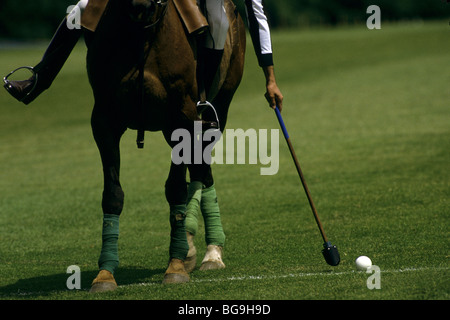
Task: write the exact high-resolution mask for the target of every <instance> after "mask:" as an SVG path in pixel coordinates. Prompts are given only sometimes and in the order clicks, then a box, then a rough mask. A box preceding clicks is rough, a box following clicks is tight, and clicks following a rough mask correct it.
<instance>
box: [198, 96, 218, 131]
mask: <svg viewBox="0 0 450 320" xmlns="http://www.w3.org/2000/svg"><path fill="white" fill-rule="evenodd" d="M207 108H211V109H212V110H213V111H214V114H215V116H216V121H217V129H213V130H214V131H220V121H219V116H218V115H217V111H216V108H214V106H213V105H212V104H211V103H210V102H209V101H199V102H197V113H198V115H201V114H202V113H203V112H204V111H205V110H206V109H207Z"/></svg>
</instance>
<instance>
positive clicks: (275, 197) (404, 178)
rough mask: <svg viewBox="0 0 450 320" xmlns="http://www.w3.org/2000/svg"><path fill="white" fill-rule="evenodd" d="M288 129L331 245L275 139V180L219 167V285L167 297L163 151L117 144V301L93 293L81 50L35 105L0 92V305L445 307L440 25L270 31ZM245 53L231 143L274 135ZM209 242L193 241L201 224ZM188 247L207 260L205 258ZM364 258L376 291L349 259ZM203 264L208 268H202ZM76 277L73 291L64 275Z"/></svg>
mask: <svg viewBox="0 0 450 320" xmlns="http://www.w3.org/2000/svg"><path fill="white" fill-rule="evenodd" d="M273 43H274V48H275V61H276V72H277V77H278V81H279V85H280V87H281V89H282V90H283V93H284V95H285V97H286V98H285V109H284V111H283V117H284V120H285V123H286V126H287V128H288V130H289V133H290V136H291V140H292V142H293V145H294V148H295V150H296V152H297V155H298V157H299V159H300V164H301V165H302V169H303V171H304V174H305V177H306V180H307V182H308V185H309V188H310V191H311V193H312V196H313V199H314V201H315V203H316V207H317V209H318V211H319V216H320V218H321V220H322V222H323V225H324V228H325V231H326V233H327V235H328V237H329V239H330V240H331V241H332V243H333V244H336V245H337V246H338V248H339V252H340V254H341V258H342V262H341V264H340V265H339V266H338V267H334V268H333V267H330V266H328V265H327V264H326V263H325V262H324V260H323V257H322V256H321V252H320V251H321V249H322V242H323V241H322V239H321V237H320V234H319V231H318V229H317V226H316V225H315V222H314V219H313V215H312V213H311V211H310V208H309V206H308V203H307V200H306V197H305V195H304V192H303V190H302V188H301V185H300V181H299V178H298V176H297V173H296V171H295V167H294V165H293V162H292V160H291V158H290V154H289V151H288V149H287V147H286V144H285V142H284V139H283V137H282V135H281V132H280V141H279V145H280V159H279V171H278V173H277V174H276V175H273V176H261V175H260V174H259V170H260V167H261V166H262V165H249V164H246V165H215V166H214V172H215V179H216V188H217V192H218V197H219V202H220V207H221V210H222V220H223V225H224V229H225V233H226V235H227V242H226V247H225V256H224V258H225V263H226V265H227V268H226V269H224V270H220V271H211V272H201V271H198V270H196V271H194V272H193V273H192V275H191V279H192V281H191V283H188V284H184V285H180V286H162V285H160V282H161V280H162V277H163V273H164V270H165V267H166V263H167V258H168V256H167V254H168V245H169V232H170V230H169V219H168V206H167V203H166V200H165V197H164V182H165V179H166V177H167V173H168V168H169V161H170V149H169V147H168V146H167V145H166V143H165V142H164V139H163V138H162V136H161V134H160V133H148V134H147V135H146V145H145V149H144V150H138V149H137V148H136V146H135V132H134V131H128V132H127V133H126V134H125V136H124V138H123V140H122V144H121V146H122V171H121V181H122V186H123V188H124V190H125V194H126V195H125V208H124V212H123V214H122V217H121V231H120V232H121V233H120V243H119V250H120V259H121V265H120V269H119V270H118V271H117V274H116V278H117V282H118V284H119V288H118V290H117V291H115V292H113V293H107V294H102V295H90V294H89V293H88V292H87V290H88V289H89V287H90V282H91V281H92V279H93V278H94V277H95V275H96V273H97V259H98V255H99V252H100V244H101V237H100V235H101V219H102V213H101V206H100V201H101V192H102V182H103V180H102V170H101V164H100V159H99V155H98V151H97V148H96V146H95V143H94V141H93V138H92V134H91V129H90V122H89V118H90V112H91V109H92V105H93V97H92V92H91V89H90V87H89V84H88V81H87V77H86V72H85V66H84V65H85V64H84V59H85V48H84V46H83V44H82V43H81V42H80V44H79V46H77V48H76V49H75V51H74V52H73V54H72V55H71V57H70V59H69V60H68V62H67V63H66V65H65V67H64V69H63V70H62V72H61V74H60V75H59V76H58V78H57V80H56V81H55V83H54V84H53V86H52V88H51V89H50V90H48V91H47V92H45V93H44V94H43V95H42V96H41V97H40V98H39V99H38V100H36V102H35V103H33V104H31V105H30V106H28V107H25V106H24V105H22V104H20V103H18V102H15V101H14V100H13V99H12V98H10V97H9V96H8V95H7V94H6V92H5V91H4V90H3V89H2V90H1V91H0V113H1V116H0V192H1V195H0V299H69V300H71V299H162V300H175V299H176V300H185V299H194V300H201V299H218V300H222V299H224V300H228V299H255V300H257V299H269V300H271V299H276V300H299V299H348V300H353V299H366V300H371V299H374V300H375V299H376V300H378V299H383V300H397V299H400V300H403V299H418V300H422V299H448V298H449V291H450V290H449V289H450V283H449V280H448V279H449V260H448V259H449V249H448V248H449V247H450V246H449V245H450V243H449V207H450V203H449V191H450V186H449V181H450V170H449V169H450V167H449V163H450V152H449V150H450V109H449V105H448V102H449V98H450V92H449V90H448V83H449V80H450V73H449V69H448V66H449V65H450V56H449V54H448V52H449V51H450V43H449V41H448V22H447V21H440V22H434V23H429V22H427V23H424V24H399V25H396V24H392V25H388V24H383V26H382V29H381V30H368V29H367V28H366V27H365V26H355V27H351V28H338V29H335V30H331V29H325V30H309V31H283V32H274V33H273ZM44 49H45V44H44V45H40V46H32V47H20V48H8V49H1V51H0V73H1V74H6V73H8V72H9V71H10V70H11V69H13V68H15V67H17V66H21V65H33V64H35V63H37V62H38V61H39V58H40V57H41V55H42V53H43V51H44ZM263 93H264V78H263V75H262V72H261V70H260V69H259V68H258V67H257V63H256V60H255V57H254V53H253V49H252V48H251V45H250V42H249V47H248V53H247V64H246V69H245V77H244V79H243V82H242V85H241V87H240V89H239V90H238V92H237V94H236V97H235V100H234V102H233V105H232V108H231V111H230V117H229V122H228V128H230V129H237V128H242V129H244V130H246V129H249V128H255V129H261V128H263V129H278V128H279V127H278V123H277V121H276V117H275V115H274V113H273V111H271V110H270V109H269V108H268V107H267V106H266V103H265V101H264V97H263ZM201 226H202V225H201ZM200 230H201V231H200V234H199V235H198V236H197V237H196V239H195V241H196V245H197V247H198V250H199V255H200V256H199V260H200V259H201V258H202V254H203V253H204V252H205V247H204V242H203V237H204V233H203V231H202V228H200ZM359 255H367V256H369V257H370V258H372V261H373V263H374V264H375V265H377V266H379V267H380V269H381V289H379V290H377V289H374V290H369V289H368V288H367V286H366V280H367V277H368V276H369V275H368V274H366V273H364V272H357V271H356V270H355V267H354V259H355V258H356V257H358V256H359ZM199 262H200V261H199ZM70 265H78V266H79V267H80V268H81V280H82V290H68V289H67V288H66V280H67V278H68V276H69V275H68V274H66V269H67V267H68V266H70Z"/></svg>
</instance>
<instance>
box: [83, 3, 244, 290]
mask: <svg viewBox="0 0 450 320" xmlns="http://www.w3.org/2000/svg"><path fill="white" fill-rule="evenodd" d="M226 9H227V14H228V18H229V22H230V28H229V31H228V39H227V44H226V48H225V53H224V56H223V58H222V62H221V66H220V75H219V76H217V77H216V81H215V82H216V87H215V88H216V90H215V91H214V90H211V91H210V92H209V95H208V100H209V101H210V102H211V104H212V105H213V106H214V109H215V110H214V109H213V108H206V110H204V111H203V112H202V113H201V114H200V111H199V110H198V108H197V102H198V101H199V100H200V95H201V92H200V90H199V88H200V83H199V81H198V77H197V70H198V63H200V61H198V59H197V53H198V49H199V46H200V45H201V41H199V39H200V38H201V36H198V35H191V34H189V33H188V32H187V30H186V27H185V25H184V24H183V21H182V20H181V19H180V16H179V14H178V12H177V9H176V7H175V5H174V2H173V0H165V1H164V0H162V1H161V0H159V1H156V0H110V1H109V3H108V5H107V7H106V9H105V12H104V14H103V16H102V18H101V20H100V22H99V24H98V26H97V29H96V30H95V32H90V31H86V34H85V42H86V46H87V58H86V62H87V73H88V79H89V82H90V85H91V87H92V91H93V95H94V100H95V102H94V107H93V111H92V116H91V127H92V132H93V136H94V140H95V142H96V145H97V147H98V150H99V152H100V158H101V162H102V167H103V177H104V185H103V194H102V210H103V214H104V215H103V217H104V223H103V231H102V251H101V254H100V258H99V267H100V264H101V263H105V261H106V264H108V263H113V265H114V264H115V265H114V267H113V270H114V268H115V267H117V265H118V256H117V257H111V255H113V256H114V250H116V251H117V239H118V229H115V230H116V231H111V230H109V231H108V230H107V229H105V228H107V227H108V225H109V226H113V225H116V226H115V227H112V228H118V221H119V217H120V214H121V212H122V209H123V204H124V191H123V189H122V187H121V184H120V148H119V144H120V140H121V137H122V135H123V134H124V132H125V131H126V130H128V129H130V130H138V132H139V131H141V132H144V131H152V132H156V131H161V132H162V133H163V135H164V137H165V140H166V141H167V143H168V144H169V146H170V147H171V148H173V147H174V146H175V144H176V143H175V142H174V141H172V139H171V136H172V133H173V132H174V130H176V129H179V128H184V129H186V130H189V132H192V131H193V127H194V124H195V123H196V122H197V121H201V123H202V125H203V126H204V128H210V127H214V123H220V128H219V129H220V131H223V130H224V127H225V125H226V122H227V115H228V110H229V106H230V104H231V101H232V99H233V96H234V94H235V92H236V90H237V88H238V86H239V84H240V81H241V79H242V75H243V67H244V56H245V45H246V44H245V39H246V34H245V25H244V23H243V20H242V18H241V16H240V15H239V13H238V11H237V10H236V8H235V6H234V4H233V3H232V1H231V0H226ZM213 91H214V92H213ZM208 125H210V127H208ZM204 130H205V129H204ZM192 138H194V136H193V137H192ZM187 171H189V174H190V179H191V181H200V182H201V183H202V184H204V185H211V184H212V182H213V181H214V180H213V175H212V170H211V166H210V164H208V163H207V162H205V161H204V160H202V162H201V163H192V164H189V163H188V164H186V163H182V164H175V163H174V162H173V161H171V163H170V169H169V173H168V177H167V179H166V182H165V186H164V188H165V189H164V190H165V191H164V192H165V196H166V199H167V202H168V204H169V208H170V215H169V221H170V228H171V232H170V247H169V264H168V267H167V270H166V272H165V275H164V280H163V283H179V282H187V281H189V275H188V273H187V272H186V270H185V269H184V264H183V255H185V253H186V252H187V249H188V248H187V247H186V245H187V240H186V231H185V229H184V219H185V210H186V205H187V201H188V199H187V179H186V175H187ZM111 239H113V240H111ZM108 241H109V242H108ZM111 241H113V243H112V244H111ZM114 241H115V243H114ZM111 246H113V247H114V246H115V247H114V248H113V249H111ZM111 250H112V251H111ZM114 260H116V261H114ZM99 269H100V271H99V274H98V275H97V277H96V278H95V279H94V281H93V284H92V287H91V291H93V292H98V291H107V290H113V289H114V288H115V287H117V284H116V282H115V279H114V276H113V270H112V271H111V272H110V274H108V275H105V273H104V272H103V271H104V270H102V267H100V268H99ZM109 270H110V269H109ZM102 272H103V274H102Z"/></svg>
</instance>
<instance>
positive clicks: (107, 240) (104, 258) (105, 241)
mask: <svg viewBox="0 0 450 320" xmlns="http://www.w3.org/2000/svg"><path fill="white" fill-rule="evenodd" d="M118 240H119V216H118V215H115V214H104V215H103V230H102V251H101V253H100V258H99V259H98V266H99V268H100V270H108V271H109V272H111V273H112V274H114V272H115V271H116V269H117V267H118V266H119V249H118Z"/></svg>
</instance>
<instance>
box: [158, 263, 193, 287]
mask: <svg viewBox="0 0 450 320" xmlns="http://www.w3.org/2000/svg"><path fill="white" fill-rule="evenodd" d="M189 280H190V279H189V275H188V273H187V272H186V269H185V268H184V262H183V260H180V259H171V260H170V262H169V267H168V268H167V270H166V273H165V274H164V279H163V281H162V283H163V284H172V283H185V282H189Z"/></svg>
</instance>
